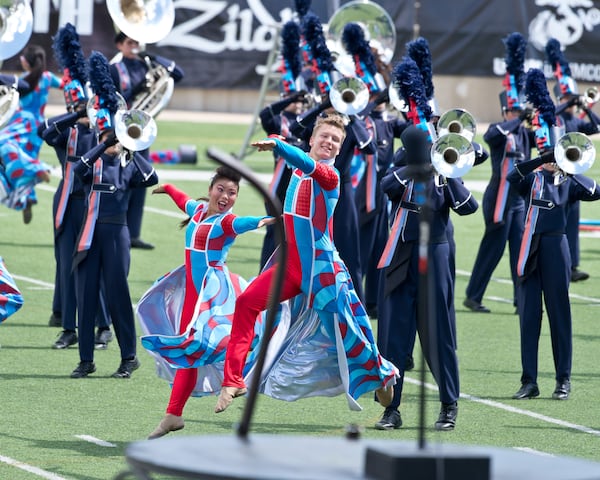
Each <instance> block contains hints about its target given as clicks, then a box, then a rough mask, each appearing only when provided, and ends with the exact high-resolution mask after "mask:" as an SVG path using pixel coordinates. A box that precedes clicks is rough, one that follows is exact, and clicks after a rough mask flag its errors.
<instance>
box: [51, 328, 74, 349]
mask: <svg viewBox="0 0 600 480" xmlns="http://www.w3.org/2000/svg"><path fill="white" fill-rule="evenodd" d="M76 343H77V334H76V333H75V332H72V331H68V330H63V331H62V332H61V334H60V335H59V336H58V339H57V340H56V342H54V344H53V345H52V348H54V349H56V350H63V349H65V348H69V347H70V346H71V345H75V344H76Z"/></svg>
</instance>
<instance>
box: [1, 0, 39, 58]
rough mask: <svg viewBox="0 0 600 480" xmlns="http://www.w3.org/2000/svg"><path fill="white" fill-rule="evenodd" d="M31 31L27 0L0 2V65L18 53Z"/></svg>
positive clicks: (30, 17)
mask: <svg viewBox="0 0 600 480" xmlns="http://www.w3.org/2000/svg"><path fill="white" fill-rule="evenodd" d="M32 32H33V11H32V10H31V4H30V2H29V0H8V1H7V0H3V1H2V2H0V65H1V64H2V60H5V59H7V58H10V57H13V56H14V55H16V54H17V53H19V52H20V51H21V50H23V48H25V46H26V45H27V42H28V41H29V37H31V33H32Z"/></svg>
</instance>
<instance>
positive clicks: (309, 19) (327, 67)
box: [302, 13, 333, 72]
mask: <svg viewBox="0 0 600 480" xmlns="http://www.w3.org/2000/svg"><path fill="white" fill-rule="evenodd" d="M302 30H303V33H304V38H305V40H306V43H308V45H309V46H310V50H311V52H312V55H313V58H314V59H316V61H317V63H318V65H319V69H320V70H321V71H322V72H331V71H332V70H333V60H332V58H331V52H330V51H329V48H327V43H326V42H325V35H323V26H322V25H321V20H319V17H317V16H316V15H315V14H314V13H308V14H307V15H306V16H305V17H304V19H303V21H302Z"/></svg>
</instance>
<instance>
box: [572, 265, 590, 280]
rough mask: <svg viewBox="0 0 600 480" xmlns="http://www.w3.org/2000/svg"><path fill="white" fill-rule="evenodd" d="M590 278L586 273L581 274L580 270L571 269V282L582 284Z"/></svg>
mask: <svg viewBox="0 0 600 480" xmlns="http://www.w3.org/2000/svg"><path fill="white" fill-rule="evenodd" d="M588 278H590V274H589V273H587V272H582V271H581V270H577V268H572V269H571V281H572V282H582V281H584V280H587V279H588Z"/></svg>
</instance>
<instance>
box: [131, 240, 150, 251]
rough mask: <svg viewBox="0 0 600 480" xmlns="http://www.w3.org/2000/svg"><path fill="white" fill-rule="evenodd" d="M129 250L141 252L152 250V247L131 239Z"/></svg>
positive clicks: (141, 241)
mask: <svg viewBox="0 0 600 480" xmlns="http://www.w3.org/2000/svg"><path fill="white" fill-rule="evenodd" d="M131 248H141V249H142V250H152V249H153V248H154V245H152V244H151V243H147V242H144V241H143V240H142V239H141V238H132V239H131Z"/></svg>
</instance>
